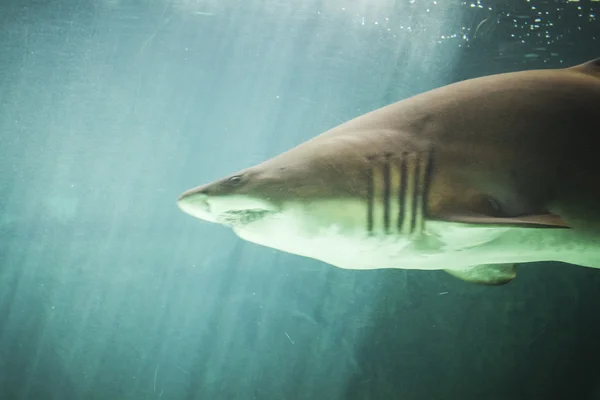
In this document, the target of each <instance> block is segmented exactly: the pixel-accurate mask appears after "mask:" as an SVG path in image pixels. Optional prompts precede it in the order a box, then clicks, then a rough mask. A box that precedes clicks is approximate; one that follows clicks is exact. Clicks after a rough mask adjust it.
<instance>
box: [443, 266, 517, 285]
mask: <svg viewBox="0 0 600 400" xmlns="http://www.w3.org/2000/svg"><path fill="white" fill-rule="evenodd" d="M445 271H446V272H447V273H449V274H450V275H453V276H455V277H457V278H460V279H462V280H463V281H467V282H472V283H481V284H484V285H504V284H505V283H508V282H510V281H512V280H513V279H514V278H515V277H516V276H517V269H516V267H515V264H482V265H476V266H473V267H469V268H465V269H447V270H445Z"/></svg>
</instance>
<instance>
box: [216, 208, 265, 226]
mask: <svg viewBox="0 0 600 400" xmlns="http://www.w3.org/2000/svg"><path fill="white" fill-rule="evenodd" d="M271 213H272V211H268V210H260V209H254V210H233V211H228V212H226V213H224V214H221V215H219V218H218V221H219V223H221V224H224V225H229V226H239V225H246V224H249V223H251V222H254V221H257V220H259V219H262V218H264V217H265V216H266V215H268V214H271Z"/></svg>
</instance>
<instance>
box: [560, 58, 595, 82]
mask: <svg viewBox="0 0 600 400" xmlns="http://www.w3.org/2000/svg"><path fill="white" fill-rule="evenodd" d="M567 69H569V70H571V71H576V72H580V73H582V74H588V75H593V76H596V77H599V78H600V57H599V58H596V59H595V60H591V61H588V62H585V63H583V64H579V65H575V66H574V67H570V68H567Z"/></svg>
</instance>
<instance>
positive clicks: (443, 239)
mask: <svg viewBox="0 0 600 400" xmlns="http://www.w3.org/2000/svg"><path fill="white" fill-rule="evenodd" d="M235 231H236V234H238V236H240V237H241V238H243V239H245V240H248V241H250V242H254V243H257V244H261V245H264V246H267V247H271V248H275V249H278V250H282V251H285V252H288V253H293V254H297V255H301V256H305V257H310V258H314V259H317V260H321V261H324V262H326V263H328V264H332V265H335V266H337V267H340V268H345V269H363V270H366V269H379V268H402V269H423V270H438V269H463V268H466V267H469V266H473V265H480V264H492V263H493V264H496V263H523V262H535V261H563V262H568V263H572V264H578V265H582V266H588V267H595V268H600V244H598V242H597V241H594V240H593V238H588V237H585V236H583V235H581V234H579V233H577V232H576V231H574V230H570V229H545V228H506V227H489V226H487V227H482V226H475V225H467V224H457V223H449V222H437V221H428V222H427V225H426V232H427V233H426V235H423V236H420V237H405V236H400V235H396V236H393V235H375V236H368V235H367V234H366V233H365V232H364V231H361V230H356V231H354V232H342V231H341V229H340V228H339V227H337V226H335V225H332V226H329V227H326V228H319V229H316V230H314V231H310V232H308V231H306V230H305V229H302V228H301V227H300V226H298V225H295V224H293V223H290V221H289V220H288V221H286V220H283V219H274V220H267V221H259V222H257V223H255V224H251V225H250V226H248V227H247V228H238V229H235Z"/></svg>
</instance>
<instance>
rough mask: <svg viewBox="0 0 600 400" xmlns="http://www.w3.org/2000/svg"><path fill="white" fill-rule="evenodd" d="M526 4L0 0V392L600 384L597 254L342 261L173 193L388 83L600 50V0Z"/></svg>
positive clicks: (569, 392) (491, 390) (357, 108)
mask: <svg viewBox="0 0 600 400" xmlns="http://www.w3.org/2000/svg"><path fill="white" fill-rule="evenodd" d="M515 3H516V4H518V6H517V5H515V4H512V3H507V2H503V3H501V2H493V1H488V2H483V1H481V2H473V3H471V2H459V1H451V2H443V1H439V0H438V1H418V0H415V1H413V0H410V1H393V0H386V1H369V2H367V1H363V2H342V1H337V0H334V1H327V2H324V1H317V0H298V1H281V0H263V1H238V0H204V1H191V0H189V1H183V0H179V1H177V0H174V1H167V0H163V1H143V2H142V1H131V2H126V1H119V0H105V1H100V0H95V1H75V0H62V1H59V0H48V1H46V2H41V1H33V0H3V1H2V2H0V399H2V400H5V399H7V400H12V399H43V400H45V399H115V400H116V399H155V398H163V399H209V400H215V399H225V400H229V399H242V400H245V399H278V400H279V399H290V400H291V399H294V400H295V399H402V400H421V399H462V400H471V399H473V400H476V399H477V400H487V399H490V400H505V399H506V400H508V399H511V400H513V399H567V398H568V399H592V398H598V397H593V396H594V395H596V396H600V391H599V388H600V363H598V362H597V360H598V359H599V358H600V344H599V342H598V340H597V338H598V337H600V322H599V319H598V315H599V314H598V311H599V310H600V295H599V294H598V293H600V290H599V289H600V273H599V272H598V271H597V270H592V269H586V268H578V267H575V266H568V265H560V264H557V263H540V264H535V265H526V266H522V267H519V272H518V278H517V279H516V280H515V281H513V282H512V283H511V284H509V285H506V286H502V287H492V288H490V287H482V286H477V285H470V284H467V283H464V282H462V281H459V280H456V279H455V278H452V277H450V276H447V275H446V274H444V273H443V272H424V271H404V270H394V271H386V270H381V271H369V272H365V271H345V270H341V269H337V268H334V267H331V266H329V265H325V264H323V263H320V262H317V261H314V260H309V259H304V258H300V257H296V256H293V255H290V254H285V253H281V252H276V251H273V250H271V249H267V248H263V247H259V246H257V245H253V244H251V243H248V242H243V241H241V240H240V239H238V238H237V237H236V236H235V235H234V234H233V233H232V232H231V231H229V230H228V229H225V228H223V227H220V226H217V225H213V224H207V223H203V222H201V221H198V220H195V219H193V218H190V217H189V216H187V215H185V214H183V213H182V212H181V211H180V210H178V209H177V207H176V205H175V200H176V198H177V196H178V195H179V193H180V192H181V191H183V190H184V189H187V188H189V187H192V186H195V185H199V184H201V183H205V182H208V181H211V180H214V179H216V178H219V177H221V176H223V175H225V174H229V173H231V172H233V171H236V170H238V169H242V168H244V167H247V166H249V165H252V164H255V163H257V162H259V161H262V160H263V159H265V158H268V157H271V156H274V155H276V154H278V153H280V152H282V151H284V150H286V149H288V148H290V147H291V146H293V145H296V144H298V143H300V142H302V141H304V140H306V139H308V138H310V137H313V136H315V135H317V134H318V133H320V132H322V131H324V130H326V129H329V128H331V127H333V126H335V125H337V124H339V123H340V122H343V121H345V120H348V119H350V118H352V117H355V116H358V115H360V114H362V113H365V112H367V111H370V110H373V109H375V108H377V107H380V106H383V105H385V104H388V103H391V102H393V101H396V100H399V99H402V98H405V97H408V96H411V95H413V94H416V93H420V92H423V91H425V90H428V89H431V88H434V87H437V86H441V85H444V84H447V83H450V82H454V81H457V80H460V79H466V78H471V77H475V76H480V75H488V74H491V73H497V72H505V71H513V70H521V69H533V68H543V67H561V66H567V65H573V64H577V63H580V62H583V61H587V60H589V59H592V58H595V57H598V56H600V43H599V40H598V38H600V35H599V32H600V27H599V26H600V22H599V21H598V18H597V16H596V15H597V12H598V11H599V8H600V3H598V2H583V1H582V2H567V1H563V2H557V3H547V2H543V1H537V2H536V1H533V0H532V1H527V2H515ZM538 20H539V21H538ZM482 21H484V22H483V23H482ZM477 27H479V28H477ZM476 30H477V34H475V31H476Z"/></svg>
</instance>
